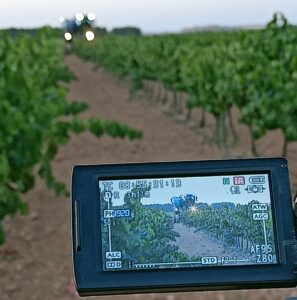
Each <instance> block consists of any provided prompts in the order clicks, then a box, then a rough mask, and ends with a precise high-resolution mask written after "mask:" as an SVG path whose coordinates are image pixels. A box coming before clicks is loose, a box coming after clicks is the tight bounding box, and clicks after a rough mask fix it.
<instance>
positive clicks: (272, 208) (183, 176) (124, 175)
mask: <svg viewBox="0 0 297 300" xmlns="http://www.w3.org/2000/svg"><path fill="white" fill-rule="evenodd" d="M257 174H259V175H267V176H268V185H269V194H270V207H271V215H272V225H273V237H274V246H275V256H276V263H270V264H269V263H267V264H265V263H262V264H246V265H244V264H242V265H225V266H218V265H204V266H203V265H201V266H197V267H187V266H185V267H179V268H180V269H184V270H187V269H193V268H195V269H196V268H199V269H200V268H201V269H204V268H222V267H224V268H225V267H226V268H235V267H243V266H247V267H248V266H258V265H262V266H263V265H276V264H278V263H279V256H278V253H279V252H278V251H279V247H278V242H277V235H276V227H275V215H274V209H275V208H274V205H273V204H274V201H273V199H272V198H273V193H272V190H271V189H272V185H271V171H269V172H258V171H257V172H246V173H243V172H241V173H235V172H232V173H226V172H223V173H220V172H218V173H217V174H214V173H211V174H210V173H204V174H201V173H196V172H195V173H192V174H189V173H187V174H182V175H180V173H179V174H175V175H174V174H171V175H170V176H168V174H167V175H163V176H155V175H150V176H145V175H143V174H142V175H141V176H138V177H133V175H130V174H129V175H128V176H127V174H123V175H118V174H117V175H116V176H109V177H105V178H103V177H101V176H99V177H98V190H99V194H98V197H99V199H100V188H99V183H100V181H114V180H120V181H125V180H145V179H147V180H153V179H166V178H170V179H172V178H173V179H174V178H188V177H195V178H199V177H215V176H226V177H227V176H228V177H232V176H241V175H257ZM230 202H231V201H230ZM99 214H100V217H102V216H103V214H102V211H101V205H100V210H99ZM101 232H102V223H101V224H100V235H101ZM100 244H101V249H102V250H103V248H102V235H101V243H100ZM101 253H102V259H101V260H100V261H99V265H100V266H101V268H100V267H99V269H100V270H102V271H103V272H123V271H131V272H134V271H136V272H138V271H142V270H148V271H152V272H154V271H158V270H160V268H152V269H150V268H143V269H141V268H139V269H110V270H105V269H104V262H105V260H104V253H103V251H101ZM162 269H163V270H169V269H175V270H176V268H174V267H173V268H166V267H164V268H162Z"/></svg>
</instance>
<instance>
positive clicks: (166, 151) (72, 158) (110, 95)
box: [0, 56, 297, 300]
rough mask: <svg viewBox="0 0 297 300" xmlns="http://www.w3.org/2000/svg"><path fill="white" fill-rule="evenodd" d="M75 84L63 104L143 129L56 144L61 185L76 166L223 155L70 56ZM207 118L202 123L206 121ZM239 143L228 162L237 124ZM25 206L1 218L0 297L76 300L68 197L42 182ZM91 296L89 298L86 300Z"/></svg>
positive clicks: (293, 149) (270, 141)
mask: <svg viewBox="0 0 297 300" xmlns="http://www.w3.org/2000/svg"><path fill="white" fill-rule="evenodd" d="M66 62H67V64H68V65H69V67H70V68H71V70H72V71H73V72H74V73H75V74H76V76H77V80H76V81H73V82H72V83H71V84H70V85H69V101H73V100H81V101H85V102H87V103H88V104H89V105H90V109H89V110H88V111H86V112H85V113H83V114H82V116H83V117H86V118H87V117H91V116H96V117H99V118H103V119H115V120H118V121H122V122H125V123H127V124H129V125H130V126H132V127H135V128H138V129H140V130H142V131H143V134H144V137H143V139H141V140H135V141H130V140H128V139H124V140H121V139H112V138H110V137H107V136H104V137H102V138H100V139H98V138H96V137H94V136H92V135H91V134H89V133H84V134H81V135H79V136H72V137H71V139H70V142H69V143H68V145H65V146H63V147H61V149H60V150H59V152H58V155H57V157H56V159H55V160H54V162H53V167H54V172H55V174H56V176H57V178H58V179H59V180H62V181H64V182H65V183H66V184H67V185H68V184H69V182H70V174H71V168H72V166H73V165H74V164H101V163H111V162H113V163H115V162H143V161H172V160H202V159H220V158H221V154H220V151H219V149H218V148H217V146H216V145H215V144H214V143H210V142H209V140H208V139H206V138H205V137H204V136H203V134H199V131H198V133H197V131H196V132H195V131H193V130H191V129H190V128H189V127H188V126H187V125H186V124H183V123H176V122H175V121H174V120H173V119H172V118H170V117H169V116H167V115H165V114H164V113H163V111H162V109H161V107H160V106H159V105H152V104H151V103H150V102H148V101H147V100H145V99H144V98H143V97H141V96H137V97H135V98H134V99H133V100H131V99H130V95H129V88H128V87H127V85H126V83H124V82H122V81H120V80H118V79H116V78H114V76H112V75H111V74H109V73H107V72H105V71H103V70H100V69H99V70H96V71H95V70H94V69H93V67H92V65H91V64H90V63H86V62H82V61H81V60H80V59H78V58H77V57H75V56H69V57H67V58H66ZM211 122H212V120H211V118H208V120H207V124H211ZM237 130H238V133H239V136H240V137H241V143H240V144H239V145H238V146H236V147H235V148H234V149H232V151H231V156H232V157H246V156H248V155H249V150H248V149H249V138H248V137H247V136H248V131H247V129H246V128H245V127H244V126H242V125H238V126H237ZM280 138H281V137H280V134H279V133H278V132H276V133H271V134H269V135H267V136H266V137H265V138H264V139H262V140H261V141H260V142H259V145H260V147H259V148H260V151H261V152H262V153H263V154H264V155H265V156H271V155H278V154H279V153H280V148H281V147H280V142H279V139H280ZM296 154H297V145H296V144H292V145H290V147H289V155H288V156H289V161H290V165H291V169H292V182H293V183H294V184H295V186H296V183H297V175H296V171H295V170H296V169H297V168H296V163H295V157H296ZM25 199H26V201H28V203H29V205H30V213H29V215H28V216H17V217H15V218H12V219H7V220H6V222H5V224H6V228H7V243H6V245H5V247H2V248H0V298H1V300H7V299H16V300H18V299H38V300H40V299H42V300H47V299H49V300H54V299H65V300H70V299H75V298H76V297H77V296H76V295H75V292H74V290H73V272H72V255H71V240H70V236H71V235H70V214H69V203H70V202H69V199H67V198H62V197H57V196H55V195H54V193H53V192H52V191H49V190H48V189H47V188H46V186H45V185H44V183H43V182H42V181H38V182H37V185H36V187H35V188H34V190H32V191H31V192H29V193H28V194H27V195H26V196H25ZM294 294H295V295H297V290H295V289H283V290H281V289H279V290H254V291H253V290H250V291H229V292H203V293H183V294H150V295H134V296H132V295H131V296H118V297H112V296H109V297H101V298H100V299H143V300H144V299H168V300H173V299H180V300H182V299H187V300H191V299H207V300H211V299H219V300H224V299H228V300H232V299H234V300H235V299H236V300H240V299H269V300H272V299H285V298H286V297H287V296H289V295H294ZM90 299H94V298H90Z"/></svg>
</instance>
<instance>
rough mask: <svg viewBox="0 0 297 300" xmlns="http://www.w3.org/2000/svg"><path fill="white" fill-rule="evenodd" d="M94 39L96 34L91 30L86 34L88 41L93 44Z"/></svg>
mask: <svg viewBox="0 0 297 300" xmlns="http://www.w3.org/2000/svg"><path fill="white" fill-rule="evenodd" d="M94 38H95V34H94V32H93V31H90V30H89V31H87V32H86V39H87V41H89V42H91V41H93V40H94Z"/></svg>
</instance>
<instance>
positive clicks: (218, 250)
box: [174, 223, 243, 258]
mask: <svg viewBox="0 0 297 300" xmlns="http://www.w3.org/2000/svg"><path fill="white" fill-rule="evenodd" d="M174 231H176V232H177V233H178V234H179V237H178V238H176V241H175V244H176V245H177V246H178V247H179V250H180V252H183V253H185V254H187V255H189V256H195V257H201V256H216V257H217V258H221V257H222V256H228V257H229V258H232V257H233V256H236V257H238V258H241V257H240V254H239V253H236V252H235V251H232V250H230V249H225V247H224V246H223V244H222V243H220V242H219V241H218V240H216V239H214V238H212V237H211V236H209V235H208V234H207V233H205V232H203V231H196V230H195V228H193V227H188V226H186V225H184V224H182V223H176V224H174ZM242 258H243V257H242Z"/></svg>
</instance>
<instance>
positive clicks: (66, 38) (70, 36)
mask: <svg viewBox="0 0 297 300" xmlns="http://www.w3.org/2000/svg"><path fill="white" fill-rule="evenodd" d="M64 38H65V40H66V41H71V39H72V34H71V33H70V32H65V33H64Z"/></svg>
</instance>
